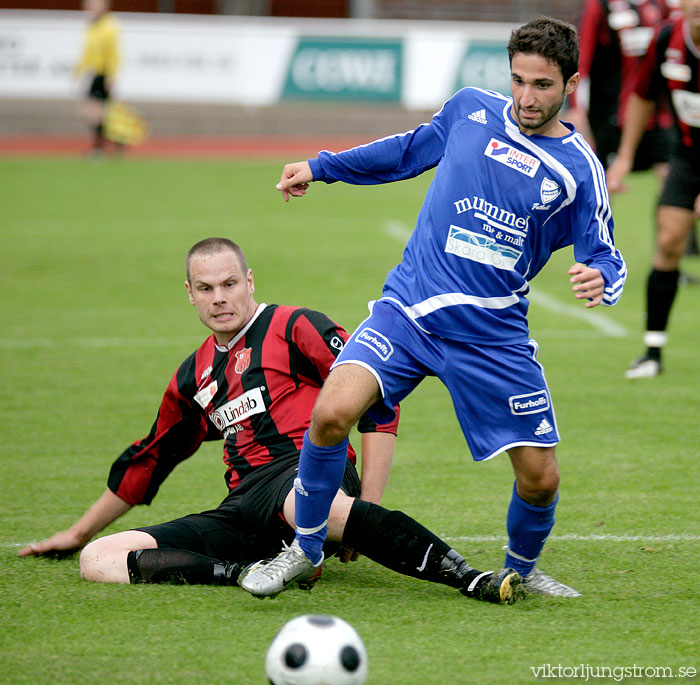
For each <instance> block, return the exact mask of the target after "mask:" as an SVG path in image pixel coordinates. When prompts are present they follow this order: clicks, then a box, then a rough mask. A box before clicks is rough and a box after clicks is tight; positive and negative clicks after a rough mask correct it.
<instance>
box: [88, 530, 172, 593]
mask: <svg viewBox="0 0 700 685" xmlns="http://www.w3.org/2000/svg"><path fill="white" fill-rule="evenodd" d="M155 547H158V543H157V542H156V540H155V538H154V537H153V536H151V535H149V534H148V533H144V532H143V531H141V530H127V531H124V532H123V533H115V534H114V535H107V536H105V537H103V538H98V539H97V540H94V541H93V542H91V543H89V544H88V545H87V546H86V547H85V548H84V549H83V551H82V552H81V553H80V575H81V577H82V578H83V580H91V581H93V582H95V583H129V582H130V580H129V570H128V568H127V556H128V554H129V552H131V551H134V550H138V549H152V548H155Z"/></svg>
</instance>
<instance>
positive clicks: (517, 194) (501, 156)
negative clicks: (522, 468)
mask: <svg viewBox="0 0 700 685" xmlns="http://www.w3.org/2000/svg"><path fill="white" fill-rule="evenodd" d="M511 104H512V100H511V99H510V98H507V97H505V96H502V95H500V94H498V93H494V92H491V91H485V90H481V89H477V88H464V89H463V90H461V91H459V92H458V93H456V94H455V95H454V96H453V97H452V98H451V99H450V100H448V101H447V102H446V103H445V105H444V106H443V107H442V109H441V110H440V111H439V112H438V113H437V114H436V115H435V116H434V117H433V119H432V122H431V123H429V124H422V125H421V126H419V127H418V128H416V129H415V130H413V131H408V132H407V133H403V134H399V135H394V136H389V137H387V138H383V139H381V140H377V141H375V142H373V143H369V144H367V145H363V146H360V147H356V148H353V149H351V150H345V151H344V152H339V153H332V152H327V151H323V152H321V153H320V154H319V156H318V159H312V160H309V163H310V165H311V171H312V173H313V176H314V180H316V181H325V182H328V183H330V182H333V181H344V182H346V183H354V184H376V183H386V182H390V181H398V180H401V179H407V178H412V177H414V176H417V175H418V174H420V173H422V172H424V171H426V170H428V169H431V168H433V167H435V166H437V170H436V172H435V178H434V180H433V182H432V184H431V185H430V188H429V190H428V193H427V195H426V198H425V201H424V203H423V206H422V208H421V210H420V213H419V215H418V219H417V224H416V228H415V230H414V231H413V233H412V235H411V238H410V240H409V241H408V244H407V245H406V249H405V250H404V254H403V259H402V261H401V263H400V264H399V265H398V266H396V267H395V268H394V269H392V271H390V272H389V274H388V276H387V279H386V282H385V284H384V289H383V299H389V300H391V301H393V302H394V303H395V304H396V305H397V306H400V307H401V308H402V309H403V311H404V312H405V313H406V314H407V315H408V316H409V317H410V318H411V319H412V320H413V321H414V322H415V323H416V324H417V325H419V326H420V327H421V328H423V329H424V330H425V331H427V332H428V333H432V334H435V335H439V336H441V337H444V338H448V339H452V340H463V341H466V342H473V343H482V344H511V343H521V342H524V341H526V340H527V339H528V338H529V332H528V324H527V309H528V301H527V299H526V295H527V293H528V290H529V285H528V283H529V281H530V280H531V279H532V278H534V277H535V276H536V275H537V273H538V272H539V271H540V269H542V267H543V266H544V265H545V264H546V262H547V260H548V259H549V257H550V255H551V254H552V252H553V251H554V250H558V249H560V248H563V247H566V246H568V245H571V244H573V246H574V255H575V258H576V261H578V262H581V263H584V264H586V265H587V266H590V267H594V268H597V269H599V270H600V272H601V273H602V275H603V278H604V280H605V294H604V298H603V302H604V304H607V305H613V304H615V303H616V302H617V300H618V299H619V297H620V295H621V294H622V288H623V284H624V281H625V277H626V267H625V262H624V260H623V258H622V255H621V254H620V253H619V252H618V250H617V249H616V248H615V246H614V244H613V221H612V214H611V211H610V204H609V199H608V193H607V189H606V185H605V173H604V171H603V168H602V166H601V165H600V163H599V162H598V160H597V158H596V156H595V154H594V153H593V151H592V150H591V148H590V147H589V146H588V145H587V144H586V143H585V141H584V140H583V138H582V137H581V136H580V135H579V134H578V133H576V132H575V130H574V129H573V127H570V126H569V128H571V133H570V134H569V135H566V136H564V137H562V138H552V137H547V136H541V135H532V136H525V135H524V134H522V133H521V132H520V129H519V128H518V125H517V123H516V122H515V121H514V119H513V117H512V114H511V112H510V110H511Z"/></svg>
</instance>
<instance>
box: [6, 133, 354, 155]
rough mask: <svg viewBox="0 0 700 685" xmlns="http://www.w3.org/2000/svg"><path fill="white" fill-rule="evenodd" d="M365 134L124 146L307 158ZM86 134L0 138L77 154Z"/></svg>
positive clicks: (13, 150)
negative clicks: (82, 135)
mask: <svg viewBox="0 0 700 685" xmlns="http://www.w3.org/2000/svg"><path fill="white" fill-rule="evenodd" d="M366 142H368V139H367V138H364V139H358V138H356V137H355V138H350V137H333V138H331V137H326V138H312V137H309V138H283V137H279V138H255V137H246V138H242V137H241V138H233V137H231V138H229V137H221V138H153V139H149V140H147V141H146V142H145V143H143V144H142V145H139V146H136V147H132V148H128V150H127V151H126V155H127V156H129V157H184V158H218V159H226V158H238V159H240V158H244V159H246V158H247V159H265V158H269V159H277V158H280V157H283V158H285V159H288V160H290V159H297V158H298V159H308V158H310V157H312V156H315V155H316V153H317V152H318V151H319V150H333V151H335V152H337V151H339V150H345V149H347V148H349V147H354V146H355V145H360V144H361V143H366ZM89 145H90V140H89V137H87V136H84V137H42V136H21V137H19V136H18V137H7V138H0V155H3V156H27V155H29V156H45V155H49V156H60V157H81V156H85V155H86V154H87V152H88V151H89Z"/></svg>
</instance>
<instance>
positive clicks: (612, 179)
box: [605, 155, 632, 193]
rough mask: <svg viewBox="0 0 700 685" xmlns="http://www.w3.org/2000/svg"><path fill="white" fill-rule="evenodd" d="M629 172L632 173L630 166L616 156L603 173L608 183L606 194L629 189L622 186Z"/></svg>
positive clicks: (627, 162)
mask: <svg viewBox="0 0 700 685" xmlns="http://www.w3.org/2000/svg"><path fill="white" fill-rule="evenodd" d="M630 171H632V164H631V163H630V162H629V161H627V160H626V159H624V158H623V157H620V156H619V155H618V156H617V157H616V158H615V161H614V162H613V163H612V164H611V165H610V166H609V167H608V170H607V171H606V173H605V177H606V179H607V182H608V192H610V193H624V192H626V191H627V190H628V189H629V186H626V185H625V184H624V180H625V177H626V176H627V174H629V172H630Z"/></svg>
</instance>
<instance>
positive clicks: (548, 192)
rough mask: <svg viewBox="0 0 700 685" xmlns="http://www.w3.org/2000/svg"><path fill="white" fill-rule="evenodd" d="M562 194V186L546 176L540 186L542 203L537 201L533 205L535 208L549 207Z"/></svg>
mask: <svg viewBox="0 0 700 685" xmlns="http://www.w3.org/2000/svg"><path fill="white" fill-rule="evenodd" d="M560 195H561V186H560V185H559V184H558V183H557V182H556V181H552V180H551V179H549V178H546V177H545V178H544V179H543V180H542V185H541V186H540V199H541V200H542V204H540V203H539V202H535V204H534V205H532V208H533V209H549V208H550V207H551V203H552V202H554V200H556V199H557V198H558V197H559V196H560Z"/></svg>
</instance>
